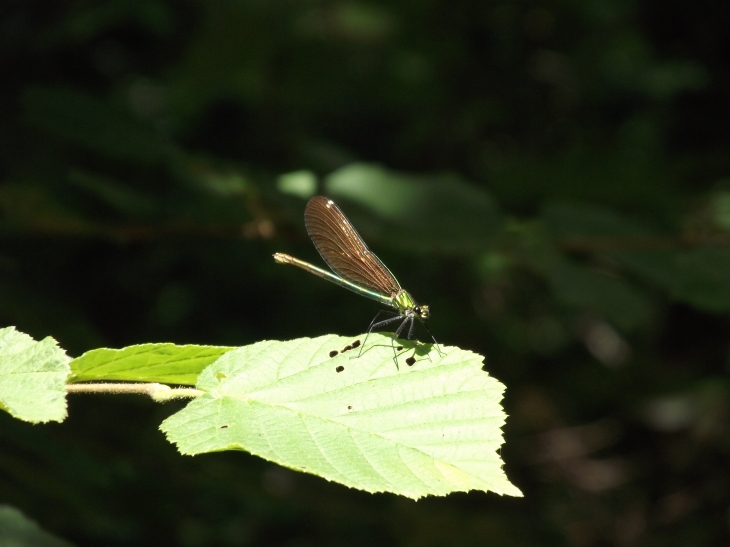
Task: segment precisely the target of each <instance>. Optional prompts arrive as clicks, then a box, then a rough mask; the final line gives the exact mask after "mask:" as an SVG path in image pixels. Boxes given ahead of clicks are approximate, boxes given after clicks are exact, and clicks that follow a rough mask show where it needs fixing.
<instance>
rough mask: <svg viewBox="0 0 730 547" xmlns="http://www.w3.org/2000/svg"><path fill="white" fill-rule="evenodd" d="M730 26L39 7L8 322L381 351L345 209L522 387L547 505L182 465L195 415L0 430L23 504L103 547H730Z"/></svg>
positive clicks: (510, 396) (22, 26) (559, 11)
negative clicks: (308, 214)
mask: <svg viewBox="0 0 730 547" xmlns="http://www.w3.org/2000/svg"><path fill="white" fill-rule="evenodd" d="M728 24H730V9H729V8H728V6H727V5H726V3H724V2H710V1H704V0H700V1H699V2H693V3H692V4H686V3H682V2H678V1H677V0H668V1H664V2H658V1H653V2H638V1H637V0H623V1H619V0H589V1H581V2H560V1H556V0H547V1H544V2H517V1H501V2H490V1H486V2H485V1H477V0H460V1H458V2H452V3H438V2H424V1H421V2H409V1H406V0H392V1H390V2H385V1H379V2H376V1H366V0H357V1H351V0H347V1H344V0H343V1H333V2H315V1H303V2H262V1H255V0H249V1H243V0H241V1H234V0H226V1H219V2H200V1H194V0H180V1H176V2H170V1H162V0H158V1H154V0H135V1H131V2H130V1H122V0H111V1H108V2H104V3H98V2H89V1H78V2H72V3H68V2H66V3H44V2H35V1H29V2H17V1H16V2H7V3H6V4H5V5H4V6H3V10H2V17H0V81H2V85H1V86H0V99H1V100H0V213H1V216H0V235H1V237H2V246H1V247H0V295H1V297H0V316H1V317H2V321H1V323H2V325H14V326H16V327H17V328H18V329H19V330H20V331H22V332H27V333H29V334H30V335H32V336H33V338H35V339H42V338H45V337H46V336H52V337H53V338H55V339H56V340H58V341H59V344H60V345H61V347H63V348H65V349H67V350H68V351H69V353H70V355H71V356H78V355H80V354H81V353H83V352H85V351H87V350H90V349H93V348H96V347H100V346H109V347H122V346H127V345H131V344H140V343H145V342H175V343H179V344H204V345H228V346H236V345H241V344H245V343H250V342H253V341H257V340H263V339H289V338H296V337H301V336H318V335H321V334H324V333H330V332H331V333H337V334H343V335H348V334H353V333H359V332H362V330H363V329H364V327H365V326H366V325H367V324H368V321H369V320H370V319H371V317H372V315H373V314H374V312H375V310H374V309H373V307H372V305H371V304H370V303H368V302H367V301H365V300H364V299H360V298H357V297H356V296H354V295H351V294H349V293H347V292H346V291H342V290H341V289H339V288H337V287H334V286H331V285H329V284H327V283H324V282H322V280H320V279H316V278H314V277H313V276H307V275H304V274H303V273H302V272H297V271H293V270H292V269H290V268H281V267H278V266H277V265H276V264H274V262H273V260H272V259H271V254H272V253H273V252H276V251H281V252H287V253H290V254H293V255H295V256H298V257H301V258H302V259H307V260H310V261H313V262H319V258H318V257H317V256H316V252H315V251H314V248H313V246H312V245H311V243H310V242H309V241H308V238H307V237H306V233H305V231H304V229H303V221H302V212H303V208H304V204H305V202H306V197H308V196H309V195H312V194H313V193H327V194H328V195H330V196H332V197H333V198H335V199H336V200H337V201H338V204H340V206H341V207H342V208H343V210H344V211H345V213H346V214H347V215H348V216H349V217H350V219H351V220H352V221H353V223H354V224H355V226H356V227H357V228H358V229H359V230H360V231H361V233H362V235H363V236H364V237H365V239H366V240H367V241H368V243H369V244H370V245H371V246H372V248H373V249H374V250H375V251H376V252H377V253H378V255H379V256H380V257H381V258H382V259H383V260H384V262H385V263H386V264H388V266H389V267H390V268H391V269H392V270H393V272H394V273H395V274H396V275H397V277H398V279H399V280H400V281H401V282H402V283H403V285H404V286H405V287H407V288H408V290H409V291H410V292H412V293H413V295H414V296H415V298H417V299H419V301H421V300H423V301H426V302H428V303H430V305H431V306H432V309H433V319H432V321H431V325H430V329H431V330H432V332H433V333H434V334H435V335H436V337H437V338H438V339H439V341H442V342H443V343H446V344H449V345H458V346H461V347H465V348H470V349H473V350H474V351H476V352H478V353H482V354H486V355H487V356H488V362H487V368H488V370H489V372H490V374H492V375H493V376H495V377H496V378H498V379H500V380H501V381H502V382H504V383H505V384H506V386H507V392H506V399H505V407H506V410H507V412H508V414H509V415H510V418H509V419H508V421H507V425H506V426H505V438H506V445H505V447H504V449H503V451H502V457H503V459H504V460H505V462H506V472H507V475H508V476H509V477H510V479H511V480H513V481H514V482H515V484H516V485H517V486H518V487H520V488H521V489H522V491H523V492H524V493H525V498H524V499H521V500H511V499H502V498H499V497H497V496H493V495H476V494H469V495H454V496H451V497H448V498H446V499H426V500H423V501H420V502H418V503H417V504H414V503H412V502H410V501H404V500H401V499H397V498H395V497H392V496H386V495H379V496H368V495H366V494H362V493H359V492H352V491H349V490H347V489H345V488H343V487H340V486H337V485H332V484H328V483H325V482H324V481H321V480H317V479H315V478H312V477H306V476H303V475H298V474H294V473H292V472H290V471H287V470H284V469H279V468H276V467H272V466H271V465H269V464H266V463H264V462H262V461H260V460H257V459H255V458H253V457H250V456H246V455H242V454H214V455H206V456H201V457H198V458H195V459H191V458H183V457H181V456H179V455H178V454H177V453H176V452H175V450H174V448H173V447H171V446H169V445H167V444H166V443H165V441H164V439H163V438H162V435H161V434H160V433H159V432H158V431H157V429H156V428H157V424H159V422H160V421H161V420H162V419H164V417H166V416H169V415H170V414H171V413H172V412H173V410H174V409H173V408H172V407H175V408H177V407H178V406H177V405H178V404H177V403H170V404H169V405H166V406H162V407H156V406H155V405H153V404H152V403H149V402H147V401H139V400H137V399H134V398H131V397H116V398H113V400H109V398H90V397H81V396H77V397H74V398H72V399H71V400H70V405H69V418H68V419H67V420H66V421H65V422H64V423H62V424H54V425H44V426H30V425H28V424H21V423H17V422H15V421H13V420H12V419H11V418H10V417H9V416H5V415H0V421H2V426H1V427H0V439H1V441H0V444H2V446H3V450H2V457H1V458H0V477H2V478H0V498H1V499H2V501H3V502H7V503H10V504H12V505H14V506H16V507H17V508H19V509H20V510H21V511H22V512H23V513H24V514H25V515H27V516H28V517H30V518H31V519H32V520H34V521H36V522H38V523H39V524H40V525H41V526H42V527H43V528H45V529H46V530H48V531H49V532H51V533H52V534H54V535H55V536H58V537H62V538H65V539H67V540H69V541H72V542H74V543H75V544H76V545H139V546H145V545H161V544H166V545H181V546H185V547H195V546H198V545H206V546H212V545H291V544H297V545H317V546H324V545H341V544H345V543H346V544H349V545H372V544H376V543H377V544H379V545H419V546H431V545H434V546H435V545H457V544H458V545H482V544H498V545H571V546H593V545H596V546H599V545H622V546H632V545H662V546H671V545H677V546H679V545H693V546H704V545H708V546H709V545H718V544H723V543H726V542H727V540H728V537H729V536H730V517H729V516H728V512H727V507H728V505H730V494H729V492H730V479H728V478H727V473H726V467H727V465H726V463H727V460H728V454H729V452H730V441H729V439H730V383H729V382H728V373H729V372H730V320H729V319H728V312H729V311H730V288H729V287H730V283H729V281H730V222H729V221H728V218H729V216H730V215H729V213H728V195H729V194H728V192H729V191H730V186H728V180H729V178H728V177H730V154H728V150H729V149H730V129H729V128H730V107H729V106H728V105H730V101H728V96H729V94H730V78H728V74H730V70H728V59H730V38H728V36H729V35H728V33H727V28H728Z"/></svg>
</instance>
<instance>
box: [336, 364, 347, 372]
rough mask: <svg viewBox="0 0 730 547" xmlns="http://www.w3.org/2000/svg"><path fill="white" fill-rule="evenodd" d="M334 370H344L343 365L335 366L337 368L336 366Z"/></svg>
mask: <svg viewBox="0 0 730 547" xmlns="http://www.w3.org/2000/svg"><path fill="white" fill-rule="evenodd" d="M335 370H336V371H337V372H342V371H343V370H345V367H343V366H342V365H340V366H339V367H337V368H336V369H335Z"/></svg>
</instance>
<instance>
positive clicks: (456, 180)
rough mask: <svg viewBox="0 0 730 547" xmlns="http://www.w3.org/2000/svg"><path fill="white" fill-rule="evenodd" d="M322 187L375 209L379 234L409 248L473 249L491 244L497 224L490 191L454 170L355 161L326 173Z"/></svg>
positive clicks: (499, 218) (499, 226)
mask: <svg viewBox="0 0 730 547" xmlns="http://www.w3.org/2000/svg"><path fill="white" fill-rule="evenodd" d="M325 190H326V193H327V195H328V196H329V197H332V198H333V199H335V200H337V198H345V199H346V200H348V201H350V202H353V203H357V204H360V205H361V206H362V207H363V208H365V209H366V210H369V211H372V212H373V213H375V214H376V215H377V216H378V217H380V218H381V219H382V220H384V221H385V222H386V227H385V228H382V229H381V230H380V233H379V235H380V237H381V238H384V239H388V240H389V241H391V242H392V243H393V244H394V245H397V246H401V247H408V248H409V249H415V250H421V251H434V250H436V251H438V252H441V253H444V254H446V253H471V252H477V251H481V250H485V249H489V248H490V247H491V246H492V245H494V243H495V240H496V238H497V237H498V236H499V235H500V233H501V230H502V226H503V220H502V216H501V214H500V212H499V209H498V207H497V205H496V204H495V203H494V201H493V200H492V198H491V197H490V195H489V194H488V193H487V192H485V191H484V190H482V189H480V188H479V187H477V186H474V185H471V184H469V183H468V182H466V181H464V180H463V179H462V178H460V177H459V176H457V175H431V176H417V175H407V174H403V173H397V172H394V171H389V170H387V169H385V168H383V167H379V166H377V165H370V164H365V163H355V164H351V165H348V166H346V167H343V168H342V169H339V170H338V171H335V172H334V173H331V174H330V175H328V176H327V177H326V179H325ZM348 214H349V212H348ZM353 216H354V215H353ZM371 224H372V225H376V224H375V222H374V221H371ZM357 225H358V223H357V221H356V226H357Z"/></svg>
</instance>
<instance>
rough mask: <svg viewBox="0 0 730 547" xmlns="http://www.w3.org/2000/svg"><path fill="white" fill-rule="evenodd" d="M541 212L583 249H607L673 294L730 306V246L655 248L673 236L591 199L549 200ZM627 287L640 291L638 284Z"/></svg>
mask: <svg viewBox="0 0 730 547" xmlns="http://www.w3.org/2000/svg"><path fill="white" fill-rule="evenodd" d="M542 216H543V219H545V221H546V222H547V224H548V226H549V227H550V229H551V230H552V231H553V233H554V234H555V235H556V236H557V237H559V238H564V240H566V241H576V240H577V241H581V240H583V241H584V242H585V244H586V249H587V250H590V249H591V245H594V249H595V250H594V252H596V253H603V254H606V255H608V256H610V257H612V258H614V259H616V260H617V261H618V262H619V263H620V264H621V265H622V266H624V268H626V270H627V271H628V272H631V273H634V274H639V276H640V277H643V278H644V279H648V280H649V281H651V282H652V283H656V284H658V285H660V286H662V287H664V288H665V289H666V290H667V292H668V293H669V296H670V297H671V298H673V299H675V300H679V301H683V302H687V303H689V304H692V305H693V306H696V307H698V308H701V309H704V310H707V311H710V312H715V313H720V312H726V311H730V249H724V248H712V247H704V248H698V249H693V250H684V249H680V248H677V249H664V248H658V249H657V248H655V247H657V246H659V247H665V246H667V245H669V244H671V243H672V241H673V240H672V239H671V238H670V237H668V236H664V238H662V234H661V233H659V232H658V231H657V230H652V229H650V228H649V227H647V226H643V225H641V224H640V223H638V222H636V221H634V220H631V219H628V218H626V217H624V216H622V215H621V214H619V213H617V212H615V211H611V210H610V209H605V208H600V207H594V206H590V205H578V204H568V203H558V202H553V203H551V204H549V205H548V206H546V207H545V208H544V209H543V213H542ZM592 238H594V239H592ZM603 238H606V239H603ZM604 243H608V244H609V245H608V248H604V247H603V244H604ZM676 245H679V242H677V243H676ZM636 247H639V248H641V247H646V249H644V250H635V248H636ZM622 249H626V250H622ZM604 288H605V289H607V290H609V289H608V287H604ZM594 289H596V290H595V291H594V297H593V298H595V299H598V300H601V301H604V303H609V302H608V300H609V299H607V298H606V297H605V295H606V293H604V291H600V290H598V289H599V287H594ZM614 289H615V287H614ZM626 289H628V285H627V286H625V288H624V289H623V290H622V293H623V295H622V296H621V295H619V293H616V292H615V291H614V296H615V297H616V298H618V300H617V302H616V304H618V302H623V303H624V304H627V303H628V299H627V296H628V295H629V292H627V291H626ZM631 292H633V293H634V294H635V295H636V294H638V293H637V292H636V290H632V291H631ZM634 300H635V304H638V300H636V299H634ZM611 307H613V305H611ZM635 310H636V311H638V308H635ZM617 324H618V323H617ZM619 326H620V325H619Z"/></svg>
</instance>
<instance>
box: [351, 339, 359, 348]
mask: <svg viewBox="0 0 730 547" xmlns="http://www.w3.org/2000/svg"><path fill="white" fill-rule="evenodd" d="M358 347H360V340H355V341H354V342H353V343H352V348H353V349H355V348H358Z"/></svg>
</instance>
